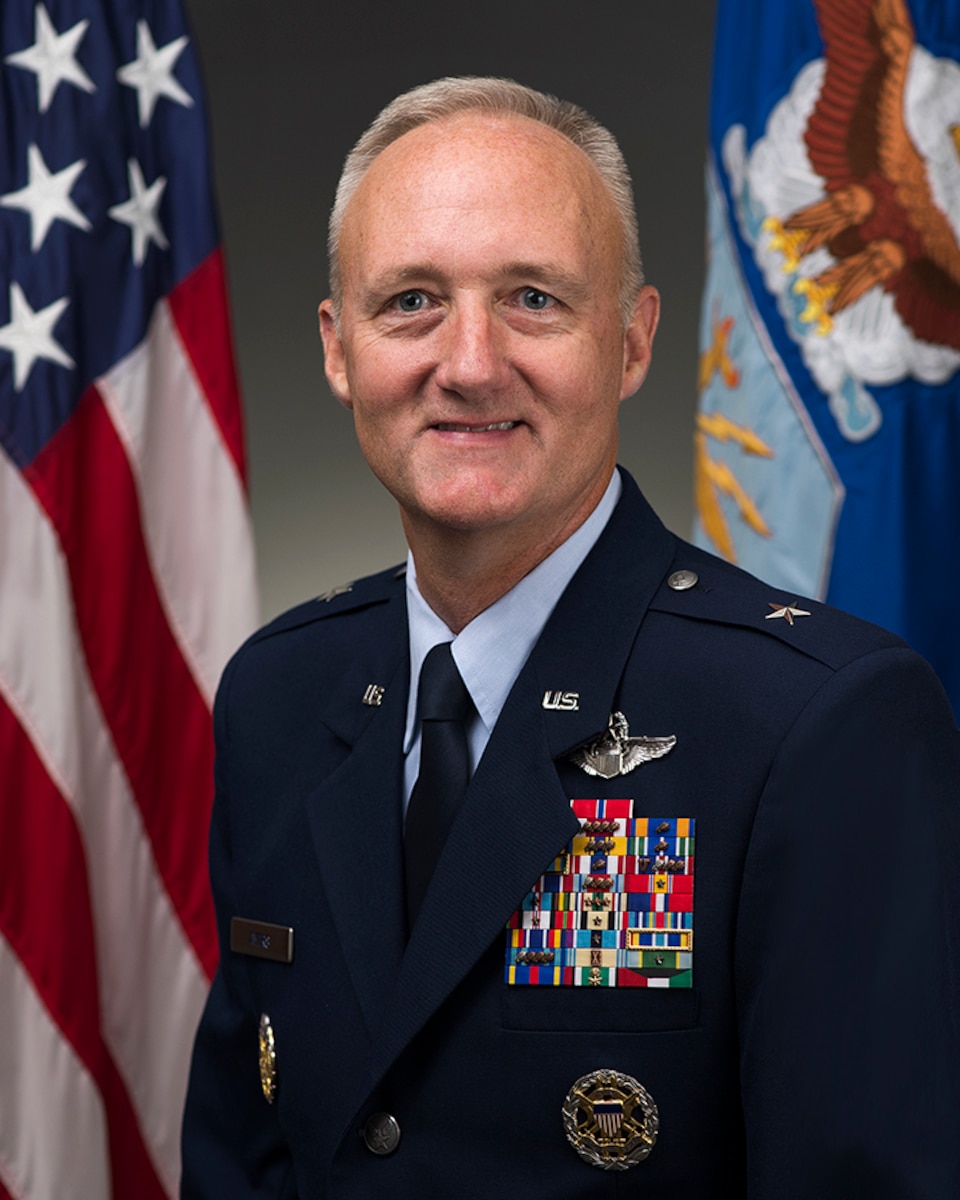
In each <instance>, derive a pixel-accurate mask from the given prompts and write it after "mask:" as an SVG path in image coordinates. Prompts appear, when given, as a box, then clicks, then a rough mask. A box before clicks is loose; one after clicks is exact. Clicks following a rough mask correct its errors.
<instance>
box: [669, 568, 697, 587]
mask: <svg viewBox="0 0 960 1200" xmlns="http://www.w3.org/2000/svg"><path fill="white" fill-rule="evenodd" d="M699 579H700V576H699V575H698V574H697V573H696V571H674V573H673V574H672V575H671V576H670V578H669V579H668V580H667V587H671V588H673V590H674V591H675V592H686V591H688V590H689V589H690V588H692V587H696V586H697V583H698V582H699Z"/></svg>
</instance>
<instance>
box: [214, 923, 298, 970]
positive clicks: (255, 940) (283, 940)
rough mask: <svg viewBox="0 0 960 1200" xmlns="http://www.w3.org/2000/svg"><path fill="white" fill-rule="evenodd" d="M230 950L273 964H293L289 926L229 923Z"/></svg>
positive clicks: (291, 938)
mask: <svg viewBox="0 0 960 1200" xmlns="http://www.w3.org/2000/svg"><path fill="white" fill-rule="evenodd" d="M230 949H231V950H233V951H234V953H236V954H250V955H252V956H253V957H254V958H269V959H271V960H272V961H273V962H281V963H289V962H293V930H292V929H291V927H290V926H289V925H271V924H269V922H267V921H247V920H245V919H244V918H243V917H233V918H232V919H231V921H230Z"/></svg>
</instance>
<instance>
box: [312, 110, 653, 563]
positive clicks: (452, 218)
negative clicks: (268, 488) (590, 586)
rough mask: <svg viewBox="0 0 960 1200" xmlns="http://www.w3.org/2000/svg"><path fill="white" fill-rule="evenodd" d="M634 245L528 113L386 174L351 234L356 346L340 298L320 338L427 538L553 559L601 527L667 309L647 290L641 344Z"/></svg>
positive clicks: (375, 454)
mask: <svg viewBox="0 0 960 1200" xmlns="http://www.w3.org/2000/svg"><path fill="white" fill-rule="evenodd" d="M620 245H621V242H620V232H619V225H618V222H617V217H616V213H615V210H614V206H613V202H612V200H611V199H610V197H609V195H608V193H607V191H606V189H605V187H604V185H603V183H602V181H601V180H600V177H599V175H598V174H597V172H596V170H595V168H594V167H593V165H592V164H591V163H590V162H589V160H588V159H587V158H586V156H585V155H583V154H582V153H581V152H580V151H579V150H577V149H576V148H575V147H574V146H572V145H571V144H570V143H569V142H567V140H566V139H565V138H562V137H561V136H560V135H559V134H556V133H554V132H553V131H552V130H550V129H547V128H546V127H545V126H542V125H540V124H539V123H536V122H534V121H530V120H527V119H526V118H522V117H503V116H492V115H485V114H476V113H467V114H461V115H459V116H457V117H455V118H451V119H447V120H445V121H441V122H435V123H432V124H428V125H424V126H421V127H419V128H417V129H414V130H412V131H411V132H410V133H408V134H405V135H404V136H403V137H402V138H400V139H398V140H397V141H396V142H394V143H393V144H392V145H390V146H388V147H387V149H386V150H385V151H384V152H383V153H382V154H381V155H380V156H379V157H378V158H377V159H376V160H375V161H374V163H373V164H372V166H371V167H370V168H369V170H368V171H367V173H366V175H365V176H364V177H363V180H362V181H361V183H360V186H359V188H358V189H357V191H356V193H355V195H354V197H353V199H352V200H351V202H350V204H349V206H348V208H347V211H346V215H345V220H344V224H343V231H342V235H341V240H340V261H341V264H342V267H341V272H342V282H343V304H342V313H341V325H340V331H339V333H338V332H337V330H336V328H335V325H334V320H333V312H332V306H331V304H330V301H324V303H323V304H322V305H321V309H320V318H321V332H322V335H323V340H324V350H325V356H326V371H327V377H328V379H329V381H330V384H331V386H332V387H333V390H334V392H335V394H336V395H337V397H338V398H339V399H340V400H341V402H342V403H343V404H345V405H346V406H347V407H348V408H350V409H352V410H353V413H354V419H355V422H356V429H357V436H358V438H359V441H360V446H361V449H362V450H363V453H364V455H365V457H366V459H367V461H368V462H369V464H370V466H371V468H372V469H373V471H374V473H375V474H376V475H377V477H378V478H379V479H380V480H381V482H382V483H383V484H384V485H385V486H386V487H387V488H388V489H389V491H390V492H391V493H392V494H393V495H394V496H395V497H396V499H397V500H398V501H399V503H400V506H401V511H402V514H403V517H404V523H405V526H406V529H407V533H408V536H409V537H411V538H415V536H416V533H417V531H418V530H421V529H424V528H425V527H426V526H430V527H433V528H434V529H435V528H436V527H438V526H442V527H444V528H447V529H456V530H462V531H479V530H485V529H498V530H500V531H501V532H502V534H503V535H504V536H506V537H510V538H516V539H518V540H517V544H518V546H519V545H520V544H523V545H524V546H531V545H538V544H540V543H541V542H542V544H543V545H544V547H545V548H552V547H553V546H554V545H556V544H558V543H559V542H560V541H561V540H563V538H564V537H565V536H566V535H567V534H568V533H569V532H571V531H572V529H574V528H576V526H577V525H579V524H580V523H581V522H582V521H583V520H584V519H585V517H586V516H587V515H588V514H589V512H590V511H591V509H592V508H593V506H594V505H595V504H596V502H597V501H598V500H599V498H600V496H601V495H602V493H603V490H604V488H605V486H606V484H607V482H608V480H609V477H610V473H611V470H612V468H613V465H614V462H615V458H616V448H617V410H618V407H619V404H620V401H621V400H622V399H623V398H624V397H626V396H628V395H630V394H632V392H634V391H635V390H636V389H637V387H638V386H639V385H640V383H641V382H642V379H643V376H644V374H645V373H646V369H647V365H648V363H649V357H650V342H651V340H652V337H653V332H654V329H655V327H656V319H657V312H658V299H657V295H656V293H655V292H654V291H653V289H651V288H644V289H643V291H642V293H641V296H640V298H639V301H638V305H637V309H636V310H635V316H634V319H633V321H632V322H631V324H630V326H629V327H628V329H627V331H626V333H625V332H624V329H623V322H622V315H621V312H620V307H619V300H618V287H619V278H620V264H621V251H620Z"/></svg>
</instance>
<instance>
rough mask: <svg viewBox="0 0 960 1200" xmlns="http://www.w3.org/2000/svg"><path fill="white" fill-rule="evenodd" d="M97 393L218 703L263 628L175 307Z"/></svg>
mask: <svg viewBox="0 0 960 1200" xmlns="http://www.w3.org/2000/svg"><path fill="white" fill-rule="evenodd" d="M96 386H97V388H98V389H99V391H100V394H101V395H102V396H103V399H104V403H105V405H106V408H107V411H108V412H109V414H110V418H111V420H112V421H113V424H114V427H115V428H116V430H117V434H118V435H119V437H120V440H121V442H122V443H123V445H124V447H125V449H126V452H127V458H128V460H129V462H130V466H131V468H132V470H133V473H134V476H135V478H136V480H137V488H138V491H139V495H140V506H141V520H142V522H143V528H144V536H145V538H146V542H147V552H148V554H149V556H150V562H151V565H152V567H153V573H154V576H155V578H156V582H157V589H158V591H159V593H160V597H161V599H162V601H163V604H164V607H165V609H166V612H167V619H168V620H169V622H170V627H171V629H172V630H173V631H174V634H175V636H176V638H177V640H178V642H179V644H180V647H181V649H182V651H183V654H184V657H185V658H186V660H187V662H188V663H189V664H190V668H191V670H192V672H193V675H194V678H195V679H196V681H197V685H198V687H199V688H200V691H201V692H202V694H203V695H204V696H205V697H206V700H207V703H208V705H209V704H211V703H212V700H213V693H214V691H215V690H216V685H217V682H218V680H219V679H220V673H221V672H222V670H223V668H224V666H225V664H226V661H227V659H228V658H229V657H230V655H231V654H232V653H233V651H234V650H235V649H236V648H237V646H238V645H239V644H240V642H242V641H243V639H244V638H245V637H246V636H247V635H248V634H249V633H251V632H252V631H253V629H254V628H255V626H256V622H257V605H256V575H255V564H254V558H253V537H252V533H251V528H250V517H249V512H248V508H247V501H246V495H245V493H244V490H243V485H242V483H241V480H240V477H239V475H238V474H237V469H236V465H235V464H234V461H233V459H232V457H231V456H230V453H229V451H228V450H227V448H226V446H225V444H224V441H223V438H222V437H221V434H220V430H219V428H218V427H217V425H216V422H215V421H214V419H213V415H212V413H211V411H210V407H209V405H208V404H207V401H206V398H205V396H204V393H203V391H202V390H201V388H200V386H199V384H198V382H197V378H196V375H195V374H194V371H193V366H192V364H191V362H190V360H189V358H188V356H187V354H186V352H185V350H184V348H183V344H182V343H181V341H180V337H179V335H178V333H177V331H176V327H175V326H174V323H173V318H172V316H171V314H170V309H169V307H168V305H167V303H166V302H165V301H164V302H163V303H161V304H158V305H157V308H156V310H155V312H154V316H153V319H152V321H151V324H150V329H149V331H148V333H147V337H146V339H145V340H144V341H143V342H141V343H140V345H139V346H138V347H137V348H136V349H135V350H133V351H132V352H131V353H130V354H128V355H127V357H126V358H124V359H121V360H120V362H118V363H117V364H116V365H115V366H114V367H112V368H111V369H110V370H109V371H108V372H107V374H106V375H105V376H103V377H102V378H101V379H98V380H97V384H96Z"/></svg>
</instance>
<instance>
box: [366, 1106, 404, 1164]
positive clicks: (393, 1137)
mask: <svg viewBox="0 0 960 1200" xmlns="http://www.w3.org/2000/svg"><path fill="white" fill-rule="evenodd" d="M363 1142H364V1145H365V1146H366V1147H367V1149H368V1150H369V1151H370V1153H371V1154H392V1153H393V1152H394V1150H396V1148H397V1147H398V1146H399V1145H400V1126H399V1124H398V1122H397V1118H396V1117H392V1116H391V1115H390V1114H389V1113H385V1112H378V1113H374V1114H373V1116H372V1117H368V1118H367V1121H366V1124H365V1125H364V1127H363Z"/></svg>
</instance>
